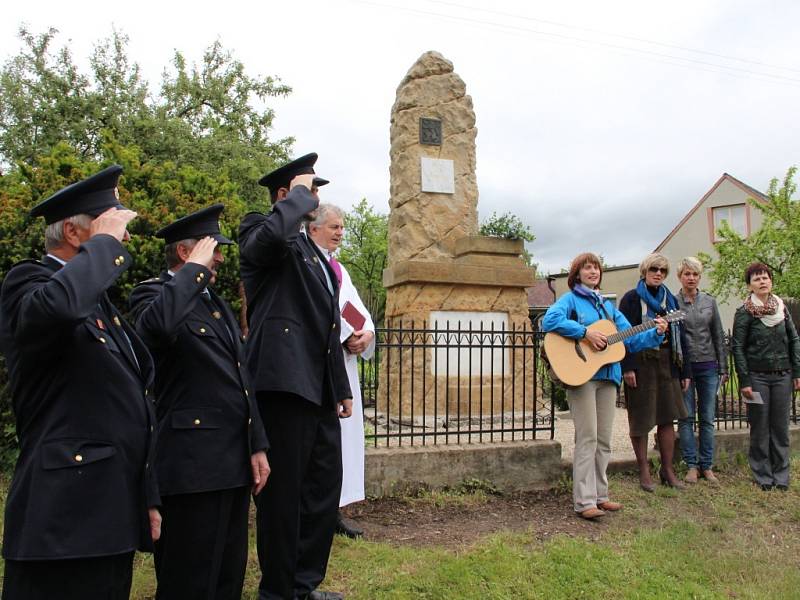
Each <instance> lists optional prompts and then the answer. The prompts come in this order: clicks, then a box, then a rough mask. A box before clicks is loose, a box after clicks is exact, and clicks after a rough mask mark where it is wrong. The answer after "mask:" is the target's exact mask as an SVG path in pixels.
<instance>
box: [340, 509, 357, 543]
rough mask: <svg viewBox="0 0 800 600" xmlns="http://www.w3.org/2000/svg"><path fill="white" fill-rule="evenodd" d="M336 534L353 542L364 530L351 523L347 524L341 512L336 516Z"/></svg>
mask: <svg viewBox="0 0 800 600" xmlns="http://www.w3.org/2000/svg"><path fill="white" fill-rule="evenodd" d="M336 533H337V534H338V535H344V536H347V537H349V538H350V539H352V540H355V539H358V538H360V537H361V536H363V535H364V530H363V529H359V528H358V527H356V526H355V524H354V523H353V522H352V521H349V522H348V521H347V520H345V518H344V517H343V516H342V513H341V511H339V513H338V515H337V516H336Z"/></svg>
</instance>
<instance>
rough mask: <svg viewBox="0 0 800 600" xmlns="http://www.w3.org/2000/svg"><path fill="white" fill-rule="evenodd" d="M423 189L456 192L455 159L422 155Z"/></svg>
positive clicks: (437, 192)
mask: <svg viewBox="0 0 800 600" xmlns="http://www.w3.org/2000/svg"><path fill="white" fill-rule="evenodd" d="M420 172H421V173H422V191H423V192H431V193H434V194H455V193H456V176H455V171H454V169H453V161H452V160H445V159H442V158H428V157H427V156H422V157H420Z"/></svg>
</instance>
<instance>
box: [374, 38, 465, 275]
mask: <svg viewBox="0 0 800 600" xmlns="http://www.w3.org/2000/svg"><path fill="white" fill-rule="evenodd" d="M420 117H427V118H436V119H441V121H442V138H443V139H442V145H441V146H423V145H421V144H420V143H419V119H420ZM476 135H477V129H476V128H475V112H474V111H473V109H472V98H470V97H469V96H468V95H467V89H466V85H465V84H464V81H463V80H462V79H461V78H460V77H459V76H458V75H456V74H455V73H454V72H453V63H451V62H450V61H449V60H447V59H445V58H444V57H443V56H442V55H441V54H439V53H438V52H426V53H425V54H423V55H422V56H420V58H419V59H418V60H417V62H416V63H414V65H413V66H412V67H411V69H409V71H408V73H407V74H406V76H405V77H404V78H403V81H402V82H401V83H400V86H399V87H398V88H397V96H396V100H395V103H394V107H393V108H392V118H391V130H390V139H391V151H390V154H391V158H392V161H391V167H390V194H391V198H390V200H389V207H390V209H391V212H390V213H389V257H388V263H389V266H391V265H392V264H394V263H396V262H400V261H404V260H410V259H414V260H437V259H442V258H450V257H452V255H453V248H454V246H455V242H456V240H457V239H459V238H461V237H464V236H466V235H474V234H475V233H477V231H478V214H477V205H478V186H477V182H476V179H475V137H476ZM422 156H428V157H431V158H444V159H449V160H452V161H453V162H454V170H455V179H456V181H455V184H456V187H455V189H456V193H455V194H429V193H422V192H421V191H420V187H421V175H420V158H421V157H422Z"/></svg>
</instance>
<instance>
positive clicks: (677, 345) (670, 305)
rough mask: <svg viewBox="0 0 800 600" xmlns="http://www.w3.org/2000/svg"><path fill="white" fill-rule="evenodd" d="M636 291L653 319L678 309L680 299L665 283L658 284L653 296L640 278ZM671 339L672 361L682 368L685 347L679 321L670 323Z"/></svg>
mask: <svg viewBox="0 0 800 600" xmlns="http://www.w3.org/2000/svg"><path fill="white" fill-rule="evenodd" d="M636 293H637V294H639V298H641V300H642V302H644V303H645V306H647V316H648V317H650V318H651V319H652V318H655V317H657V316H658V315H664V314H666V312H667V311H670V310H677V309H678V301H677V300H676V299H675V296H673V295H672V292H670V291H669V290H668V289H667V286H665V285H663V284H662V285H660V286H658V289H657V290H656V295H655V296H653V294H651V293H650V290H649V289H647V284H645V282H644V279H640V280H639V283H638V285H637V286H636ZM669 341H670V347H671V349H672V362H673V363H675V364H676V365H677V366H678V368H681V367H682V366H683V348H682V347H681V331H680V323H678V321H675V322H674V323H670V324H669Z"/></svg>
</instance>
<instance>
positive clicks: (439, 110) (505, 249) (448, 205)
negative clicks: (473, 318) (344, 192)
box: [378, 52, 537, 419]
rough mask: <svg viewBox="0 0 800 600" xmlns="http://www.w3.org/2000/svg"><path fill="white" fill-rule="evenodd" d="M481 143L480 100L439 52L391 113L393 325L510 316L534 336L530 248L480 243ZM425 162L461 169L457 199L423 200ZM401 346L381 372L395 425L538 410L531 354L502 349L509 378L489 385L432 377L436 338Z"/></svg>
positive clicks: (416, 70)
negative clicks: (423, 125) (437, 315)
mask: <svg viewBox="0 0 800 600" xmlns="http://www.w3.org/2000/svg"><path fill="white" fill-rule="evenodd" d="M420 117H427V118H438V119H440V120H441V121H442V138H443V140H442V145H441V146H426V145H422V144H420V143H419V119H420ZM476 134H477V130H476V128H475V112H474V111H473V109H472V99H471V98H470V97H469V96H467V93H466V85H465V84H464V82H463V81H462V80H461V78H460V77H459V76H458V75H456V74H455V73H454V72H453V65H452V63H450V61H448V60H446V59H445V58H444V57H443V56H442V55H441V54H438V53H436V52H427V53H425V54H423V55H422V56H421V57H420V58H419V59H418V60H417V62H416V63H415V64H414V65H413V66H412V67H411V69H409V71H408V73H407V74H406V76H405V78H404V79H403V81H402V82H401V83H400V86H399V87H398V89H397V97H396V101H395V104H394V107H393V109H392V120H391V132H390V136H391V167H390V176H391V199H390V202H389V205H390V209H391V210H390V213H389V253H388V260H387V263H388V267H387V269H386V270H385V271H384V285H385V286H386V288H387V294H386V321H387V324H388V325H390V326H397V325H399V324H400V323H405V324H407V325H409V326H410V324H411V323H412V322H413V323H415V324H416V326H417V327H422V324H423V322H427V321H429V320H430V313H431V311H466V312H501V313H505V314H506V315H507V318H508V321H507V322H508V325H509V328H515V329H517V330H519V329H521V328H522V327H525V326H527V327H528V328H529V322H528V305H527V296H526V293H525V288H526V287H529V286H531V285H533V282H534V277H535V273H534V270H533V269H531V268H529V267H527V266H526V265H525V264H524V262H523V261H522V259H521V258H520V254H521V253H522V251H523V242H522V241H521V240H502V239H496V238H486V237H482V236H478V235H477V230H478V222H477V203H478V188H477V183H476V179H475V137H476ZM422 156H427V157H431V158H442V159H449V160H453V161H454V171H455V194H435V193H427V192H422V191H421V175H420V158H421V157H422ZM475 327H476V328H477V327H478V324H475ZM422 337H425V336H422ZM401 341H402V342H403V344H404V349H402V350H400V349H398V348H397V347H393V348H390V349H388V350H387V352H386V353H385V355H384V356H383V357H382V359H381V360H382V365H381V368H380V372H379V392H378V398H379V399H380V400H379V402H382V403H383V406H381V407H380V409H381V410H385V411H386V412H387V414H388V415H389V416H390V417H392V418H397V417H398V415H403V416H408V415H415V416H416V417H419V418H422V419H424V418H425V417H427V416H429V415H431V414H433V413H434V412H435V413H436V414H443V413H444V412H445V411H448V412H450V413H452V414H464V415H471V414H473V413H474V414H476V415H477V414H480V413H481V412H483V414H484V415H487V414H501V413H504V412H508V411H517V410H523V409H525V410H528V411H530V410H531V409H533V407H534V406H535V405H536V402H537V399H536V398H535V392H534V389H535V386H533V385H532V384H531V381H532V379H531V373H532V367H533V355H532V351H531V350H528V352H527V354H525V353H522V352H517V351H516V349H514V350H511V349H510V346H509V349H506V350H502V349H500V350H498V352H505V360H504V361H503V365H504V369H503V371H502V372H499V373H498V372H495V373H493V375H492V376H490V375H489V370H488V368H487V369H484V371H483V373H482V374H480V375H479V374H476V373H474V372H473V373H472V374H470V371H469V370H467V371H466V372H464V373H451V372H442V371H439V370H437V371H436V372H433V371H432V370H431V365H432V364H433V363H434V360H435V358H436V351H435V350H434V349H433V348H432V347H431V344H432V343H431V341H430V339H427V340H424V341H421V342H419V344H420V345H418V346H416V347H415V348H414V349H413V350H412V349H410V348H405V345H406V344H408V342H409V338H408V336H405V337H404V339H403V340H396V342H395V343H398V344H399V343H400V342H401ZM511 342H512V339H511V338H510V337H509V338H506V339H505V343H507V344H509V345H510V344H511ZM454 351H455V352H459V350H458V349H455V350H454ZM463 352H465V353H469V351H468V350H467V349H464V350H463ZM512 380H513V381H512ZM523 380H526V383H525V385H522V381H523ZM387 386H388V389H387ZM387 392H388V393H387ZM412 399H413V402H412ZM534 410H535V409H534Z"/></svg>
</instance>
